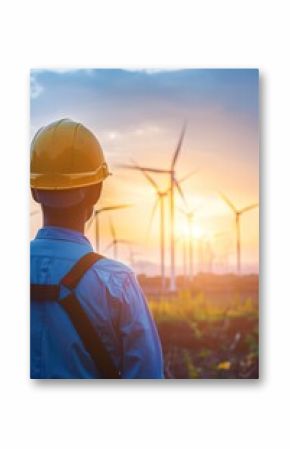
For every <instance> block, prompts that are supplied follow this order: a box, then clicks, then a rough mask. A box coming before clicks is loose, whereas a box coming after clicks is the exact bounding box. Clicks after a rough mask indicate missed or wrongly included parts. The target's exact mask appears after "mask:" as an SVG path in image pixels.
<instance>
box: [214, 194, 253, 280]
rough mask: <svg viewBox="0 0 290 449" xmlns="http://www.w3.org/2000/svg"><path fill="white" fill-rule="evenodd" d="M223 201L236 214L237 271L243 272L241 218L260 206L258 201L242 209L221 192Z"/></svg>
mask: <svg viewBox="0 0 290 449" xmlns="http://www.w3.org/2000/svg"><path fill="white" fill-rule="evenodd" d="M220 196H221V198H222V199H223V201H224V202H225V203H226V204H227V205H228V207H229V208H230V209H231V211H232V212H233V213H234V215H235V225H236V255H237V273H238V274H239V275H240V274H241V230H240V218H241V215H242V214H243V213H245V212H248V211H250V210H252V209H254V208H256V207H258V206H259V204H258V203H255V204H251V205H250V206H246V207H243V208H242V209H237V208H236V206H235V205H234V204H233V203H232V202H231V201H230V200H229V199H228V197H226V195H224V194H223V193H220Z"/></svg>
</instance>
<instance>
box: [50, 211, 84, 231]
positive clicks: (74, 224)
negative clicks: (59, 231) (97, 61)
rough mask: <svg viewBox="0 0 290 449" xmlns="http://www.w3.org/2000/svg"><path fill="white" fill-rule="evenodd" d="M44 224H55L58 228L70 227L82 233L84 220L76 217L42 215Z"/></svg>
mask: <svg viewBox="0 0 290 449" xmlns="http://www.w3.org/2000/svg"><path fill="white" fill-rule="evenodd" d="M43 224H44V226H57V227H59V228H66V229H71V230H73V231H77V232H81V233H82V234H84V230H85V222H84V221H83V220H78V219H70V217H49V216H46V215H44V216H43Z"/></svg>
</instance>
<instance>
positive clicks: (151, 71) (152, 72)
mask: <svg viewBox="0 0 290 449" xmlns="http://www.w3.org/2000/svg"><path fill="white" fill-rule="evenodd" d="M122 70H126V72H143V73H146V74H147V75H155V74H157V73H162V72H177V71H178V70H183V69H180V68H179V69H176V68H147V69H138V68H133V67H132V68H122Z"/></svg>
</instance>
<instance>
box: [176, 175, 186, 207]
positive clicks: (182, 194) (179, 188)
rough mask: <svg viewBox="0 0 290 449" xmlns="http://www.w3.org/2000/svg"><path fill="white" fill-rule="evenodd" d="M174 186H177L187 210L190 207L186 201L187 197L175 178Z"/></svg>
mask: <svg viewBox="0 0 290 449" xmlns="http://www.w3.org/2000/svg"><path fill="white" fill-rule="evenodd" d="M174 185H175V186H176V188H177V190H178V193H179V195H180V196H181V198H182V200H183V202H184V205H185V207H186V208H187V206H188V205H187V201H186V198H185V195H184V193H183V190H182V188H181V186H180V185H179V182H178V181H177V180H176V179H175V178H174Z"/></svg>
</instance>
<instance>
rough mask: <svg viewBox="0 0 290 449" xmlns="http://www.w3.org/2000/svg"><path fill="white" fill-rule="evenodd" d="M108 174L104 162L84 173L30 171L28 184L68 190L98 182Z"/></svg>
mask: <svg viewBox="0 0 290 449" xmlns="http://www.w3.org/2000/svg"><path fill="white" fill-rule="evenodd" d="M109 175H110V172H109V170H108V166H107V164H106V163H104V164H103V165H102V166H101V167H99V168H98V169H97V170H96V171H91V172H86V173H69V174H64V173H31V174H30V186H31V187H32V188H33V189H39V190H68V189H75V188H78V187H88V186H90V185H93V184H99V183H100V182H102V181H104V179H106V178H107V177H108V176H109Z"/></svg>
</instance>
